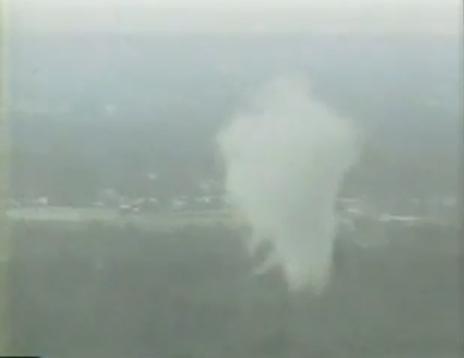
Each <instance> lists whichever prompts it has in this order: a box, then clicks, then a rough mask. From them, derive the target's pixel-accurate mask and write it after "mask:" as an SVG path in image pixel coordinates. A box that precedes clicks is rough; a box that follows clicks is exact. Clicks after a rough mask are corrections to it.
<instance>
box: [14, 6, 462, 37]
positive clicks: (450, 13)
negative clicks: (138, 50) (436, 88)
mask: <svg viewBox="0 0 464 358" xmlns="http://www.w3.org/2000/svg"><path fill="white" fill-rule="evenodd" d="M10 5H11V6H10V7H11V11H10V13H11V24H12V26H13V27H14V28H15V29H18V30H20V31H25V32H42V31H43V32H53V31H58V32H89V31H107V32H128V33H134V32H150V33H192V32H194V33H294V32H297V33H298V32H300V33H301V32H303V33H305V32H315V33H361V34H374V35H375V34H390V33H394V34H395V33H396V34H397V33H400V34H402V33H408V34H409V33H411V34H425V35H427V34H458V33H459V32H460V14H461V3H460V2H459V1H458V0H441V1H435V0H422V1H419V0H406V1H400V0H325V1H322V0H312V1H311V0H306V1H304V0H288V1H283V0H270V1H263V0H248V1H245V0H234V1H232V0H216V1H213V0H196V1H192V0H151V1H150V0H66V1H60V0H41V1H37V0H15V1H14V2H13V1H11V2H10Z"/></svg>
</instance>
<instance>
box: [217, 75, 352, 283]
mask: <svg viewBox="0 0 464 358" xmlns="http://www.w3.org/2000/svg"><path fill="white" fill-rule="evenodd" d="M217 140H218V144H219V148H220V150H221V154H222V157H223V159H224V163H225V167H226V177H225V186H226V190H227V195H228V196H229V199H230V201H231V202H232V203H233V205H234V206H235V207H236V208H237V209H238V210H239V211H240V212H241V213H242V214H243V215H244V216H245V218H246V219H247V220H248V222H249V224H250V226H251V228H252V235H251V237H250V238H249V239H250V240H251V245H250V247H253V246H254V247H256V246H258V245H259V244H260V243H262V242H266V241H267V242H269V243H270V244H271V245H272V254H271V255H272V261H273V262H275V264H277V265H280V266H281V268H282V270H283V272H284V274H285V277H286V279H287V281H288V285H289V287H290V289H301V288H303V287H307V286H309V287H311V288H313V289H314V290H315V291H320V290H322V289H323V288H324V287H325V285H326V284H327V282H328V280H329V278H330V272H331V266H332V256H333V255H332V253H333V249H334V239H335V235H336V217H335V214H336V213H335V202H336V198H337V194H338V191H339V188H340V184H341V183H342V180H343V176H344V174H345V173H346V172H347V170H348V169H349V168H350V166H351V165H352V164H353V163H354V162H355V161H356V158H357V156H358V150H357V149H358V146H357V140H356V135H355V131H354V130H353V128H352V126H351V124H350V122H349V120H348V119H346V118H343V117H341V116H340V115H338V114H336V113H335V111H333V110H331V109H330V108H328V107H327V106H326V105H325V104H324V103H322V102H320V101H319V100H318V99H316V98H315V97H314V96H313V95H312V93H311V91H310V89H309V86H308V84H307V83H306V82H304V81H301V80H298V79H294V78H280V79H276V80H274V81H272V82H270V83H268V84H267V85H265V86H264V87H263V88H262V89H261V90H260V91H258V92H257V93H256V95H255V96H253V98H251V100H250V104H249V106H248V107H247V109H246V110H244V111H242V112H241V113H239V114H238V115H236V116H234V117H233V118H231V121H230V122H229V124H228V126H226V127H225V128H224V129H223V130H222V131H221V132H220V133H219V135H218V137H217ZM270 260H271V258H270ZM268 266H269V267H271V266H272V265H268Z"/></svg>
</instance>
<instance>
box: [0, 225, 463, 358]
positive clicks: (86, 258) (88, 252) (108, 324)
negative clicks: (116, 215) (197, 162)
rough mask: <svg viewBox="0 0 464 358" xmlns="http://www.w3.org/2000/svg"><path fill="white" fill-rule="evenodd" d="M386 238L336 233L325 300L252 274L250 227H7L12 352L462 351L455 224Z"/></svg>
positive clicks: (274, 277)
mask: <svg viewBox="0 0 464 358" xmlns="http://www.w3.org/2000/svg"><path fill="white" fill-rule="evenodd" d="M383 229H384V233H385V235H386V236H387V237H389V238H390V239H391V240H388V242H389V243H388V244H386V245H380V246H373V247H370V248H364V249H363V248H361V247H358V246H356V245H354V244H353V242H352V241H350V240H349V239H350V238H349V237H348V236H349V235H359V234H361V233H359V232H358V233H357V232H355V233H351V234H348V233H341V235H340V237H339V241H338V244H337V247H336V252H335V255H334V274H333V279H332V282H331V284H330V286H329V287H328V289H327V291H326V292H325V293H324V294H323V295H321V296H314V295H312V294H311V293H310V292H299V293H289V292H288V290H287V287H286V284H285V281H284V280H283V278H282V276H281V274H280V272H279V270H278V269H276V270H274V271H273V272H270V273H268V274H265V275H262V276H253V275H252V274H251V272H252V268H253V264H254V262H253V260H251V259H250V258H249V257H248V255H247V254H246V252H245V251H244V249H243V246H242V244H241V242H242V241H241V240H240V239H239V237H240V236H243V235H244V234H245V233H244V232H241V231H240V230H237V229H231V228H227V227H225V226H222V225H220V224H217V225H212V226H190V227H188V226H187V227H184V228H179V229H178V230H173V231H163V232H162V231H159V232H157V231H153V230H143V228H140V227H136V226H134V225H130V224H128V225H122V226H118V227H115V226H109V225H105V224H102V223H97V222H95V223H88V224H85V225H84V224H82V225H64V224H51V223H47V222H34V223H27V222H21V221H18V222H16V223H15V224H14V225H12V239H13V243H14V245H13V257H12V263H13V264H12V268H11V275H12V277H11V280H10V285H11V287H10V290H9V292H10V295H11V297H10V298H11V302H12V309H11V312H12V322H13V327H12V338H13V342H12V343H13V347H14V349H15V352H16V353H20V354H23V353H24V354H41V355H43V356H44V357H45V356H46V357H71V358H72V357H103V358H104V357H176V358H181V357H182V358H187V357H189V358H190V357H191V358H197V357H198V358H200V357H201V358H208V357H211V358H213V357H214V358H216V357H225V358H227V357H231V358H232V357H234V358H261V357H263V358H264V357H292V358H293V357H295V358H297V357H317V358H319V357H321V358H322V357H328V358H329V357H353V358H354V357H356V358H357V357H369V358H370V357H376V356H378V357H438V356H440V357H444V356H446V357H457V356H458V353H459V346H458V345H459V335H460V330H459V329H460V327H459V314H458V313H459V306H460V302H459V287H458V286H459V285H458V280H459V275H458V254H457V250H456V245H457V241H458V240H457V239H458V234H457V232H456V231H455V230H452V229H450V228H444V227H434V226H428V227H409V228H403V227H397V226H394V225H390V226H386V227H385V228H383Z"/></svg>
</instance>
